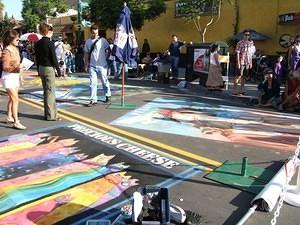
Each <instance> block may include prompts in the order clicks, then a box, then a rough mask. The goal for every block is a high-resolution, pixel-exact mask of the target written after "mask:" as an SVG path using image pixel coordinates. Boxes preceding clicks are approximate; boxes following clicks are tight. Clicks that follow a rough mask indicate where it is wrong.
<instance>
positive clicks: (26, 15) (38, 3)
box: [22, 0, 67, 31]
mask: <svg viewBox="0 0 300 225" xmlns="http://www.w3.org/2000/svg"><path fill="white" fill-rule="evenodd" d="M65 11H67V5H66V4H65V3H64V1H63V0H23V9H22V17H23V19H24V21H25V24H26V27H27V29H28V30H29V31H35V29H36V26H37V24H39V23H40V22H42V21H43V20H46V17H47V16H55V14H56V13H63V12H65Z"/></svg>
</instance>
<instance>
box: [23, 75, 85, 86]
mask: <svg viewBox="0 0 300 225" xmlns="http://www.w3.org/2000/svg"><path fill="white" fill-rule="evenodd" d="M89 82H90V79H89V78H88V77H76V76H69V77H66V78H56V79H55V85H56V86H67V85H78V84H88V83H89ZM22 87H23V88H24V87H25V88H28V87H42V81H41V78H40V77H37V76H25V77H24V82H23V85H22Z"/></svg>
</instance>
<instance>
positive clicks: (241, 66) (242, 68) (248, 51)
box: [233, 30, 255, 95]
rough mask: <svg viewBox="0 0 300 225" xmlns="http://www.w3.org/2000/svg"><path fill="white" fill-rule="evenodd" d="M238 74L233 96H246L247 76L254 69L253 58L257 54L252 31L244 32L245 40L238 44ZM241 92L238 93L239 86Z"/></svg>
mask: <svg viewBox="0 0 300 225" xmlns="http://www.w3.org/2000/svg"><path fill="white" fill-rule="evenodd" d="M236 53H237V57H236V59H237V74H236V77H235V79H234V86H233V89H234V90H233V94H234V95H237V94H246V92H245V75H246V73H247V74H248V73H249V72H250V70H251V68H252V57H253V55H254V53H255V46H254V42H253V41H252V40H251V39H250V30H244V31H243V39H242V40H240V41H239V42H238V43H237V46H236ZM239 83H240V84H241V86H240V92H238V91H237V86H238V84H239Z"/></svg>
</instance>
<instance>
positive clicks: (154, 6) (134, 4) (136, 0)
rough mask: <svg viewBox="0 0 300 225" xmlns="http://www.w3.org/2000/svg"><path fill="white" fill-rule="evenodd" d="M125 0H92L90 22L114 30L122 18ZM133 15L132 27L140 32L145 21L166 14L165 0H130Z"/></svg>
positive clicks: (129, 4)
mask: <svg viewBox="0 0 300 225" xmlns="http://www.w3.org/2000/svg"><path fill="white" fill-rule="evenodd" d="M123 4H124V0H101V1H99V0H91V2H90V9H93V10H90V12H91V13H90V21H92V22H96V23H99V24H101V26H102V27H104V28H105V29H108V28H110V29H114V28H115V27H116V24H117V21H118V19H119V16H120V11H121V9H122V7H123ZM127 5H128V7H129V8H130V11H131V13H132V15H131V22H132V26H133V27H134V28H135V29H137V30H140V29H141V28H142V27H143V25H144V21H145V20H154V19H156V18H157V17H159V16H160V15H161V14H162V13H165V12H166V8H167V6H166V3H165V1H164V0H128V1H127Z"/></svg>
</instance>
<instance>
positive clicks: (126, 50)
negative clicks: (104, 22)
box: [113, 3, 138, 64]
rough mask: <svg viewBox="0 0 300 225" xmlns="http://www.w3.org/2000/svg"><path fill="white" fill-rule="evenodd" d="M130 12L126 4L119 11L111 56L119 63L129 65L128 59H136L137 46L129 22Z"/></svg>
mask: <svg viewBox="0 0 300 225" xmlns="http://www.w3.org/2000/svg"><path fill="white" fill-rule="evenodd" d="M130 14H131V12H130V10H129V8H128V7H127V5H126V3H125V4H124V7H123V9H122V11H121V14H120V18H119V21H118V24H117V27H116V33H115V39H114V47H113V55H115V56H116V59H117V60H118V61H119V62H122V63H126V64H129V62H130V59H133V58H135V57H136V55H137V53H138V44H137V41H136V38H135V34H134V30H133V27H132V24H131V20H130Z"/></svg>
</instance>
